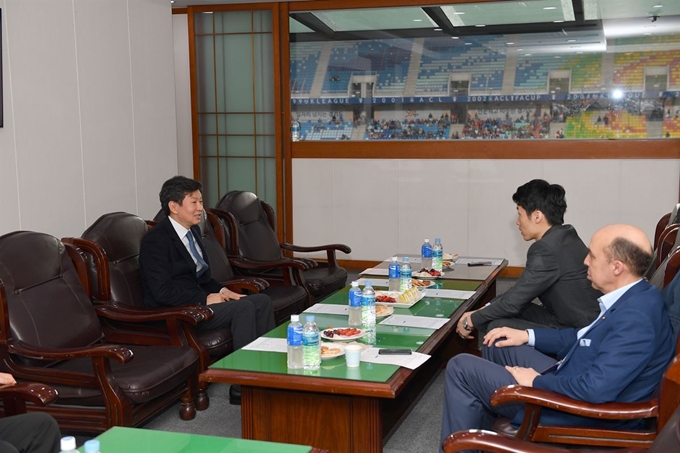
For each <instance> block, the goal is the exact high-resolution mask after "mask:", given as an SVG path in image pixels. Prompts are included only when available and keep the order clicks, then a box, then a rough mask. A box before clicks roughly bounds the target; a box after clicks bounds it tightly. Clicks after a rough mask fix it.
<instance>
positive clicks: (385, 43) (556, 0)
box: [289, 0, 680, 141]
mask: <svg viewBox="0 0 680 453" xmlns="http://www.w3.org/2000/svg"><path fill="white" fill-rule="evenodd" d="M289 27H290V90H291V118H292V119H293V123H294V129H295V132H296V134H295V136H294V140H308V141H309V140H312V141H314V140H417V139H424V140H456V139H460V140H472V139H553V140H554V139H668V138H680V0H582V1H581V0H579V1H573V2H572V1H570V0H533V1H525V2H516V1H509V2H485V3H477V4H475V3H468V4H456V5H451V6H433V7H403V8H375V9H373V8H371V9H356V10H348V9H344V10H328V11H309V12H294V13H291V14H290V18H289Z"/></svg>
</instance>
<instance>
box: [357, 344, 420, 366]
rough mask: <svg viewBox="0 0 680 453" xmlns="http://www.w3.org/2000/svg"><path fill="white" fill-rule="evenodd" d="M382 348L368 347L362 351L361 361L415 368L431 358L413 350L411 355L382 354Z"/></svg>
mask: <svg viewBox="0 0 680 453" xmlns="http://www.w3.org/2000/svg"><path fill="white" fill-rule="evenodd" d="M379 350H380V348H368V349H364V350H363V351H361V361H362V362H368V363H382V364H384V365H397V366H403V367H406V368H408V369H410V370H415V369H416V368H418V367H419V366H420V365H422V364H423V363H425V361H426V360H427V359H429V358H430V356H429V355H427V354H421V353H420V352H413V353H411V354H409V355H380V354H378V351H379Z"/></svg>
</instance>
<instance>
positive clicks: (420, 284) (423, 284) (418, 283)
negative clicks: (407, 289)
mask: <svg viewBox="0 0 680 453" xmlns="http://www.w3.org/2000/svg"><path fill="white" fill-rule="evenodd" d="M434 285H435V283H434V282H433V281H432V280H419V279H417V278H414V279H413V286H415V287H416V288H429V287H430V286H434Z"/></svg>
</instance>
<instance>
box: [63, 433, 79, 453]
mask: <svg viewBox="0 0 680 453" xmlns="http://www.w3.org/2000/svg"><path fill="white" fill-rule="evenodd" d="M59 447H60V448H61V451H60V453H78V450H76V438H75V437H73V436H66V437H62V438H61V442H60V444H59Z"/></svg>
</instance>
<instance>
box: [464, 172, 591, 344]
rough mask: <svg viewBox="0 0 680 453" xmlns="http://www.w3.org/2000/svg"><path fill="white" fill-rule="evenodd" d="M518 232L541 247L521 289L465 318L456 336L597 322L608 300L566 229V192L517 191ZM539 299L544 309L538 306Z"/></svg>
mask: <svg viewBox="0 0 680 453" xmlns="http://www.w3.org/2000/svg"><path fill="white" fill-rule="evenodd" d="M512 200H513V201H514V202H515V203H516V204H517V216H518V217H517V222H516V223H517V226H518V227H519V231H520V233H521V234H522V237H523V238H524V240H525V241H535V242H534V243H533V244H532V245H531V247H529V251H528V252H527V264H526V267H525V269H524V272H522V275H520V277H519V279H518V280H517V283H515V285H514V286H513V287H512V288H510V289H509V290H508V291H507V292H506V293H504V294H501V295H500V296H498V297H496V298H495V299H494V300H492V301H491V303H490V304H488V305H487V306H485V307H482V308H480V309H478V310H475V311H471V312H467V313H464V314H463V316H461V318H460V320H459V321H458V325H457V328H456V331H457V332H458V334H459V335H460V336H461V337H463V338H471V333H472V329H473V328H476V329H477V331H478V332H479V337H480V338H481V337H483V336H484V335H485V334H486V332H488V331H489V330H491V329H493V328H495V327H502V326H508V327H514V328H516V329H527V328H532V327H556V328H562V327H583V326H587V325H588V324H590V323H591V322H592V321H593V319H595V317H596V316H597V314H598V312H599V308H598V305H597V298H598V297H600V296H601V295H602V293H600V292H599V291H598V290H596V289H594V288H593V287H592V286H591V285H590V282H589V281H588V279H587V278H586V267H585V265H584V264H583V259H584V258H585V257H586V255H587V254H588V249H587V248H586V246H585V244H584V243H583V241H582V240H581V238H580V237H579V236H578V233H576V230H575V229H574V227H572V226H571V225H563V223H564V212H565V211H566V210H567V202H566V200H565V198H564V188H562V186H560V185H558V184H549V183H548V182H546V181H543V180H541V179H534V180H532V181H529V182H528V183H526V184H524V185H522V186H520V187H518V188H517V192H515V194H514V195H513V196H512ZM535 298H538V299H539V300H540V301H541V304H542V305H538V304H535V303H532V301H533V300H534V299H535Z"/></svg>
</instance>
